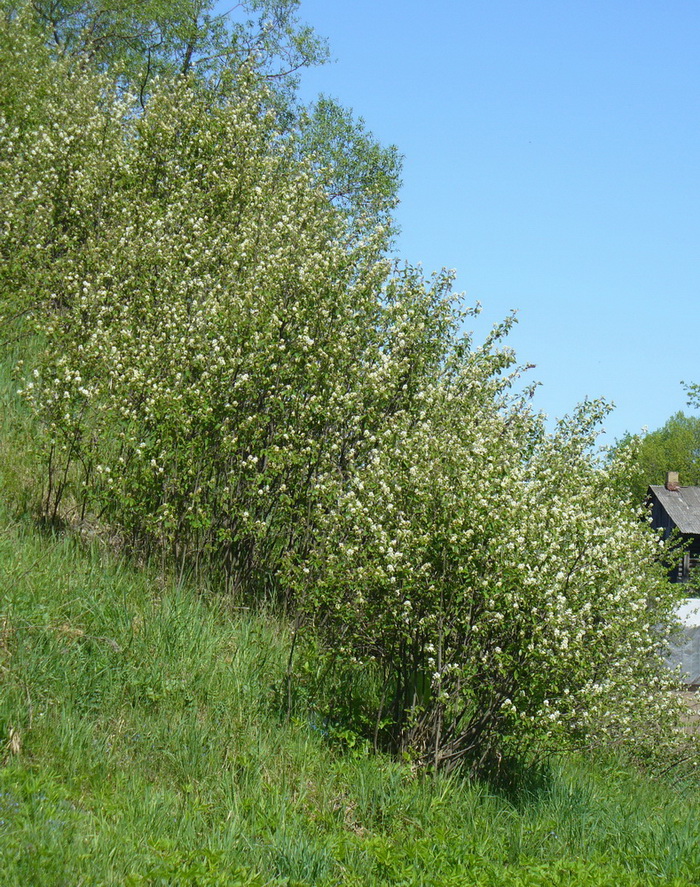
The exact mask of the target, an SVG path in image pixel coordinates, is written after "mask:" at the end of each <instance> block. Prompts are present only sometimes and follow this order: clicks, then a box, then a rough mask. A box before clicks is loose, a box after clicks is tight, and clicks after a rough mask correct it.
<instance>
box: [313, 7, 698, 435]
mask: <svg viewBox="0 0 700 887" xmlns="http://www.w3.org/2000/svg"><path fill="white" fill-rule="evenodd" d="M300 12H301V17H302V18H303V19H304V20H305V21H306V22H307V23H309V24H311V25H312V26H314V28H315V29H316V30H317V32H318V33H319V34H321V35H323V36H325V37H327V38H328V39H329V42H330V47H331V53H332V55H333V57H334V59H336V61H335V62H334V63H333V64H330V65H327V66H325V67H323V68H319V69H316V70H313V71H310V72H308V73H306V74H305V75H304V81H303V89H304V94H305V95H306V96H307V97H312V96H313V95H314V94H315V93H317V92H324V93H326V94H329V95H332V96H333V97H334V98H337V99H338V100H339V101H340V102H341V103H342V104H344V105H346V106H349V107H352V108H353V110H354V111H355V112H356V113H357V114H358V115H361V116H362V117H363V118H364V119H365V121H366V123H367V125H368V127H369V128H370V129H371V130H372V131H373V132H374V133H375V135H376V136H377V137H378V138H379V139H380V140H381V141H383V142H385V143H394V144H396V145H397V146H398V147H399V149H400V151H401V152H402V153H403V154H404V156H405V166H404V185H403V188H402V191H401V206H400V208H399V210H398V221H399V224H400V226H401V228H402V234H401V237H400V240H399V252H400V254H401V256H402V257H403V258H405V259H407V260H409V261H411V262H421V263H422V264H423V266H424V268H425V270H426V271H431V270H434V269H437V268H440V267H443V266H445V267H448V268H454V269H456V270H457V275H458V276H457V284H456V288H457V289H458V290H463V291H464V292H465V293H466V300H467V302H468V303H470V304H473V303H474V302H476V301H479V302H480V303H481V304H482V306H483V312H482V315H481V317H480V318H479V320H478V321H477V322H476V323H475V325H474V328H475V334H476V336H477V338H481V337H483V335H484V334H485V331H486V330H487V329H488V327H489V326H490V325H491V324H493V323H495V322H497V321H498V320H500V319H501V318H502V317H504V316H505V315H506V314H507V313H508V312H509V311H510V310H511V309H517V311H518V317H519V323H518V326H517V328H516V330H515V331H514V333H513V334H512V336H511V337H510V344H511V345H512V346H513V347H514V348H515V349H516V352H517V354H518V358H519V359H520V360H521V361H522V362H523V363H526V362H527V363H533V364H536V369H535V370H534V371H532V374H531V378H533V379H537V380H539V381H540V382H541V383H542V385H541V387H540V389H539V390H538V394H537V397H536V401H535V403H536V405H537V406H538V407H539V408H540V409H541V410H543V411H544V412H546V413H547V414H548V415H549V416H550V417H551V418H556V417H558V416H561V415H563V414H565V413H567V412H569V411H570V410H571V409H572V408H573V407H574V406H575V404H576V403H577V402H579V401H581V400H583V399H584V398H586V397H589V398H594V397H601V396H602V397H605V398H606V399H608V400H610V401H614V403H615V405H616V409H615V412H614V413H613V414H612V416H611V417H610V418H609V419H608V420H607V422H606V424H605V427H606V430H607V434H606V436H605V438H604V440H603V442H609V443H612V442H613V441H614V439H615V438H617V437H619V436H620V435H621V434H623V433H624V432H625V431H626V430H630V431H635V432H636V431H639V430H640V429H641V428H642V427H643V426H648V427H649V429H654V428H656V427H659V426H660V425H662V424H663V423H664V422H665V420H666V419H667V418H668V417H669V416H670V415H671V414H672V413H674V412H675V411H677V410H679V409H684V408H685V395H684V392H683V389H682V387H681V384H680V382H681V380H685V381H693V380H695V381H700V356H699V354H698V351H699V349H698V343H700V300H699V298H698V297H699V296H700V252H699V250H698V244H699V241H700V166H699V164H698V160H699V159H700V152H699V150H698V149H699V148H700V113H698V112H699V111H700V108H699V107H698V105H699V102H698V94H699V93H698V91H699V89H700V51H699V50H700V4H699V3H698V2H697V0H687V2H681V0H666V2H663V3H662V2H660V0H654V2H652V0H634V2H632V0H432V2H431V3H427V2H417V0H352V2H348V0H344V2H341V0H302V3H301V10H300Z"/></svg>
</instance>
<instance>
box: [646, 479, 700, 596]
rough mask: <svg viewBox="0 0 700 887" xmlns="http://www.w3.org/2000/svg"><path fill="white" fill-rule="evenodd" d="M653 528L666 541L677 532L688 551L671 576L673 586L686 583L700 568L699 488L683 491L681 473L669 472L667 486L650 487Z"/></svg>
mask: <svg viewBox="0 0 700 887" xmlns="http://www.w3.org/2000/svg"><path fill="white" fill-rule="evenodd" d="M648 495H649V504H650V506H651V525H652V527H654V529H657V530H663V536H664V539H667V538H668V537H669V536H670V535H671V533H672V532H673V531H674V530H677V531H678V535H679V539H680V540H682V541H683V542H685V543H687V549H686V550H685V552H684V553H683V556H682V557H681V558H680V560H679V562H678V567H677V568H676V569H674V571H673V573H672V574H671V577H670V578H671V581H672V582H687V581H688V580H689V579H690V576H691V572H692V570H693V569H695V568H697V567H700V487H682V486H681V485H680V483H679V482H678V472H677V471H669V472H668V474H667V475H666V483H665V484H664V486H650V487H649V493H648Z"/></svg>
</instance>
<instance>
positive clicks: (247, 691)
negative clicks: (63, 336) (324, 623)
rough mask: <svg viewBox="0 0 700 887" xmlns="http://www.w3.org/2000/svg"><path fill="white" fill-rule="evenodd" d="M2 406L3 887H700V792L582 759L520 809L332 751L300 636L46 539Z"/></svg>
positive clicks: (13, 424) (18, 424) (12, 410)
mask: <svg viewBox="0 0 700 887" xmlns="http://www.w3.org/2000/svg"><path fill="white" fill-rule="evenodd" d="M2 379H3V380H4V381H3V383H2V387H0V398H1V399H2V404H1V405H2V412H1V413H0V453H1V454H2V456H3V459H2V462H0V764H1V765H2V766H0V887H27V885H32V887H58V885H66V887H77V885H132V887H140V885H154V887H155V885H179V887H212V885H221V887H224V885H234V887H235V885H259V887H262V885H279V887H281V885H287V887H292V885H319V887H324V885H327V887H331V885H349V887H360V885H362V887H365V885H369V887H371V885H406V887H409V885H411V887H412V885H415V887H418V885H421V887H457V885H459V887H464V885H474V887H518V885H521V887H545V885H546V887H559V885H561V887H564V885H572V887H574V885H576V887H578V885H580V887H603V885H609V887H646V885H676V887H680V885H690V884H700V801H699V800H698V793H697V787H698V786H697V781H695V780H692V779H690V778H688V779H686V781H685V782H682V783H679V784H676V785H672V784H670V783H667V782H663V781H658V780H657V781H651V780H650V779H648V778H645V777H643V776H642V775H639V774H636V773H634V772H632V771H630V770H629V768H627V767H625V766H623V765H622V764H621V763H620V762H616V761H614V760H608V761H607V762H606V761H591V760H585V759H577V758H569V759H567V760H563V761H559V762H557V763H556V764H554V765H552V768H551V771H550V772H549V773H548V774H545V775H544V776H543V778H542V779H541V780H539V781H537V780H533V781H532V785H531V786H530V787H529V788H527V787H526V788H523V789H522V790H521V792H520V793H519V794H518V795H511V796H509V797H507V796H504V795H499V794H497V793H495V792H494V791H493V790H491V789H490V788H489V787H488V786H486V785H482V784H470V783H468V782H465V781H464V780H462V779H460V778H459V777H457V776H451V777H439V778H436V779H433V778H430V777H425V776H420V775H419V774H416V773H414V772H413V771H412V769H411V768H410V766H409V765H403V764H398V763H396V762H393V761H390V760H388V759H386V758H383V757H379V756H373V755H369V754H368V753H366V749H365V747H364V746H363V745H361V744H359V745H357V746H355V747H351V748H349V749H348V747H347V743H344V744H343V745H342V747H341V745H340V744H339V743H333V742H332V741H330V738H329V737H328V736H327V735H326V733H325V731H324V730H323V729H322V728H320V727H319V726H318V725H317V724H315V723H314V721H313V719H311V718H304V717H303V716H302V714H301V713H300V714H298V716H297V719H296V720H293V721H292V722H290V723H287V721H286V719H285V718H284V716H283V715H282V714H281V713H280V711H279V706H278V704H277V699H278V696H279V689H280V687H281V686H282V685H283V680H284V673H285V667H286V660H287V655H288V649H289V635H288V630H287V627H286V626H285V624H284V623H283V622H282V621H281V620H279V619H278V618H276V617H274V616H272V615H271V614H269V613H264V612H258V613H253V612H250V611H247V610H243V609H236V608H235V607H233V606H232V605H231V604H230V602H229V601H228V600H227V599H226V598H224V597H223V596H221V595H217V594H215V593H213V592H211V591H207V590H203V589H201V588H199V589H194V588H190V587H188V586H186V585H178V583H176V582H174V581H170V580H168V579H167V577H163V576H162V575H161V574H159V573H158V572H157V571H155V570H151V569H148V568H142V569H138V568H136V567H135V566H133V565H130V564H129V563H127V562H126V561H124V560H120V559H119V558H118V557H117V556H116V555H114V554H113V553H111V552H110V551H109V550H108V549H107V547H106V546H105V545H104V544H102V543H101V542H99V541H98V540H94V541H93V542H92V543H90V544H87V543H85V542H84V541H83V542H79V541H78V540H77V539H75V538H72V537H71V536H70V535H69V534H64V535H51V534H47V533H41V532H39V531H38V530H37V529H36V528H35V526H34V524H33V522H32V521H31V520H30V518H29V517H28V516H27V515H28V514H29V513H31V500H32V496H33V495H34V496H35V495H36V489H37V484H36V478H37V467H36V465H32V463H31V461H30V460H29V456H28V455H27V453H28V452H29V440H30V438H31V432H32V428H31V422H30V421H29V419H28V417H26V416H24V415H23V414H22V411H21V407H20V406H19V405H18V404H17V403H16V400H15V398H14V395H13V393H12V392H13V390H14V387H15V386H14V384H13V383H12V382H11V381H10V380H9V377H8V374H7V372H5V374H4V376H3V377H2Z"/></svg>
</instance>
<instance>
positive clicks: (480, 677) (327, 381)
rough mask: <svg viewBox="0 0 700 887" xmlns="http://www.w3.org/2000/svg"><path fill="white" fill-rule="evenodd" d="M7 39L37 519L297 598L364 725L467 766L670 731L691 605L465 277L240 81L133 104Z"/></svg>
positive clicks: (9, 215) (369, 731)
mask: <svg viewBox="0 0 700 887" xmlns="http://www.w3.org/2000/svg"><path fill="white" fill-rule="evenodd" d="M8 30H9V31H12V33H11V34H10V36H8V37H6V39H4V41H3V42H2V44H1V45H0V51H1V52H2V53H3V62H4V63H5V62H6V65H7V66H6V70H8V71H10V72H16V76H15V74H12V76H9V77H8V78H7V86H6V87H3V92H2V93H1V94H0V96H1V99H0V100H1V102H2V104H1V105H0V107H1V108H2V109H3V114H4V115H5V116H4V118H3V119H4V126H3V129H2V134H1V135H0V138H2V139H3V140H4V146H5V147H6V148H7V151H3V156H4V157H6V158H8V159H7V160H6V161H5V163H6V166H5V170H6V172H7V176H6V178H7V183H8V186H7V188H6V189H5V190H4V192H3V194H2V195H1V196H0V201H1V202H2V207H1V208H2V210H3V213H4V218H5V219H6V223H5V227H4V229H3V230H4V241H3V245H2V249H3V251H4V255H6V256H8V258H10V257H12V256H13V254H14V251H15V250H16V249H17V250H18V249H21V248H22V247H21V243H22V242H23V239H24V238H25V235H26V236H27V237H28V238H30V239H29V246H27V245H25V247H24V249H25V250H27V249H29V250H31V255H32V262H31V263H30V262H29V261H28V257H29V253H27V252H25V253H24V258H23V259H21V260H13V259H12V258H10V263H12V262H13V261H15V264H14V265H12V264H11V268H10V276H9V278H8V280H7V283H6V285H5V286H4V287H3V298H4V299H6V300H8V302H9V301H10V300H12V299H15V300H16V299H18V298H19V296H18V294H22V293H23V294H24V295H22V296H21V298H22V299H23V300H24V302H25V303H28V302H29V303H31V301H32V300H35V301H36V300H37V299H39V300H40V302H39V304H40V306H41V310H40V311H37V312H36V323H37V329H38V330H39V333H40V336H41V340H42V342H43V343H44V348H43V350H42V351H41V353H40V355H39V356H38V358H37V360H36V365H35V366H34V367H31V368H30V367H27V378H26V381H25V384H24V389H23V393H24V395H25V397H26V399H27V401H28V402H29V403H30V404H31V406H32V408H33V410H34V411H35V415H36V417H37V419H38V420H39V422H40V423H41V425H40V427H41V429H42V432H41V433H40V434H38V435H37V438H38V442H39V445H40V446H41V447H43V452H44V455H45V464H46V485H45V490H44V497H43V499H44V501H43V511H44V515H45V517H46V518H48V519H49V520H50V521H52V522H54V523H56V522H57V520H58V518H60V517H67V516H70V508H71V507H74V508H77V514H78V516H79V517H80V518H82V519H84V518H86V517H88V516H91V517H92V518H95V517H99V518H101V519H102V520H106V521H108V522H109V524H110V525H111V526H112V527H113V528H115V529H116V530H117V531H118V532H119V533H120V534H121V537H122V539H123V540H125V541H126V542H127V543H129V544H130V546H131V547H132V549H133V550H136V551H139V552H142V553H146V554H148V553H159V554H161V555H162V557H163V559H164V561H165V562H167V563H169V564H171V565H172V564H177V565H178V568H179V569H181V571H182V572H183V573H184V572H185V571H188V570H193V571H195V572H197V573H198V574H199V575H202V576H204V575H206V576H209V577H210V579H213V578H214V577H216V578H217V579H221V580H224V581H225V582H226V583H227V584H228V586H229V588H230V589H232V590H234V591H235V592H236V593H237V594H239V595H241V598H240V599H241V601H242V602H245V603H249V602H251V601H255V602H257V603H259V602H260V601H261V600H264V599H269V598H273V599H275V600H277V601H280V600H281V601H283V603H284V605H285V607H286V608H287V609H288V611H290V612H292V613H294V614H295V616H296V620H297V626H298V628H299V631H300V634H301V643H302V645H303V643H305V642H306V641H305V640H304V637H306V636H308V634H309V632H311V633H312V635H313V637H314V638H315V639H318V640H320V643H321V644H322V645H323V648H324V649H325V653H324V654H322V655H323V656H324V657H325V663H324V665H323V672H324V673H328V674H329V675H330V674H331V673H333V672H334V671H337V670H339V671H340V672H341V673H342V674H343V675H345V676H347V675H352V674H353V673H355V672H357V671H358V670H363V671H365V672H366V673H367V676H368V679H371V680H370V684H371V682H372V681H373V682H374V685H373V686H374V687H375V688H376V689H375V691H371V690H370V689H369V688H368V693H367V695H366V696H365V697H364V698H362V699H359V700H357V704H356V705H355V703H353V704H354V705H355V710H356V712H357V713H358V715H359V719H358V721H357V722H354V723H351V724H350V725H349V727H350V728H351V729H352V730H355V731H356V732H357V733H359V734H364V735H365V736H369V737H370V738H371V739H372V740H373V741H374V743H375V745H376V746H377V747H385V748H389V749H391V750H392V751H394V752H396V753H405V754H406V755H408V756H409V757H411V758H413V759H415V760H418V761H420V762H422V763H424V764H432V765H434V766H435V767H447V768H449V767H453V766H457V765H460V764H462V763H467V764H469V765H470V766H471V768H472V771H473V772H474V773H478V772H484V771H486V770H490V771H491V772H493V771H495V770H498V768H499V767H500V764H501V762H502V761H504V760H512V759H514V758H518V757H520V756H523V755H527V754H529V753H530V752H531V751H533V750H534V751H535V752H536V753H540V754H544V753H546V752H548V751H550V750H552V749H557V748H561V747H563V746H566V745H567V744H569V745H570V744H571V743H572V742H573V743H578V742H581V743H582V742H584V741H587V742H589V743H590V742H591V741H598V742H610V741H627V742H629V743H631V744H635V743H637V744H638V745H640V746H643V747H648V746H649V745H652V746H653V745H656V744H657V736H656V734H655V730H658V731H664V730H666V727H667V724H670V723H671V721H672V716H673V711H672V708H673V707H672V705H671V704H670V703H669V702H668V694H667V690H668V688H669V687H670V686H671V682H670V678H668V677H665V676H664V674H663V670H662V667H661V662H662V655H663V644H664V637H663V632H661V633H660V630H659V628H658V627H659V626H669V625H670V624H671V623H672V621H673V620H672V610H673V606H674V603H675V597H674V594H675V592H674V591H673V590H672V589H670V588H669V587H668V586H667V584H666V583H665V581H664V579H663V576H662V573H661V568H660V567H659V566H658V564H657V563H656V561H657V558H658V550H659V546H658V541H657V540H656V538H655V537H654V536H653V535H652V534H651V533H649V532H648V530H647V529H646V528H645V527H643V526H642V525H641V524H640V521H639V514H638V513H637V511H635V509H634V508H633V507H632V506H631V505H630V504H629V502H628V501H627V500H626V499H625V498H624V497H621V496H620V495H619V493H618V492H617V490H618V489H619V478H620V473H621V472H623V471H624V470H626V469H627V464H626V462H625V460H624V457H622V458H621V459H620V460H618V461H617V462H615V463H613V464H612V465H611V466H609V467H608V468H606V469H604V468H602V467H601V466H600V465H599V464H598V463H597V461H596V460H595V458H594V457H593V455H592V446H593V443H594V440H595V429H596V426H597V422H598V421H599V419H600V417H601V415H602V413H603V412H604V408H603V407H601V406H600V405H598V404H588V405H585V406H584V407H583V408H581V410H580V411H579V412H578V413H577V414H575V415H574V417H573V418H572V419H571V420H569V421H568V422H565V423H562V425H561V426H560V427H559V428H558V430H557V431H556V433H555V434H554V435H548V434H547V433H546V432H545V430H544V427H543V424H542V420H541V419H540V418H539V417H538V416H536V415H534V414H533V413H532V411H531V409H530V407H529V402H528V397H527V392H525V393H523V392H520V391H519V390H518V375H519V374H518V371H517V368H516V367H515V364H514V357H513V355H512V353H511V351H510V350H509V349H508V348H504V347H503V346H502V340H503V338H504V336H505V335H506V334H507V332H508V329H509V326H510V321H508V322H506V323H505V324H503V325H502V326H501V327H498V328H497V329H495V330H494V331H493V334H492V335H491V336H490V337H489V338H488V340H487V341H486V342H485V343H484V345H483V346H480V347H476V346H475V345H474V343H473V342H472V341H471V339H470V338H469V337H468V336H466V337H465V336H462V335H461V333H460V331H459V330H460V326H461V323H462V320H463V314H462V313H461V312H460V309H459V307H458V304H457V303H456V300H455V298H454V297H452V296H451V295H450V284H451V280H450V278H449V276H448V275H444V274H443V275H438V276H436V277H435V278H434V279H432V280H425V279H424V278H423V277H422V275H421V274H420V273H419V272H417V271H416V270H414V269H411V268H404V269H398V268H392V267H391V265H390V263H389V262H388V261H387V260H386V250H387V245H388V242H389V236H390V232H389V229H388V228H387V227H386V226H384V225H381V224H380V225H377V226H374V225H373V224H372V221H373V220H372V217H371V214H370V215H368V214H366V213H359V214H357V215H353V217H352V222H351V223H349V222H348V212H347V207H345V208H343V207H337V206H334V204H333V201H332V199H331V198H330V197H329V193H328V180H327V179H326V177H325V174H324V167H323V166H320V165H319V161H318V155H316V154H313V155H312V156H311V157H310V158H307V157H306V154H305V149H303V147H300V146H303V145H304V139H305V137H306V135H307V134H306V133H305V132H304V130H303V128H302V130H301V132H300V133H298V132H297V131H296V130H292V129H290V127H289V121H288V119H287V118H286V117H284V115H282V117H284V119H281V117H280V113H279V112H278V111H277V110H275V104H274V103H273V102H271V101H270V100H269V93H267V92H266V91H265V90H264V88H263V87H262V86H261V84H260V79H259V77H258V76H257V75H256V73H255V72H254V71H251V72H250V73H249V74H246V75H244V74H243V73H242V72H241V73H240V75H239V76H238V77H237V79H236V81H235V83H233V84H232V85H231V91H230V92H229V97H228V98H229V100H228V101H226V102H222V101H220V96H219V94H218V93H217V92H216V91H214V92H212V91H210V90H209V89H208V88H207V87H206V85H203V84H202V83H201V82H198V81H195V80H193V79H192V78H190V77H178V78H176V79H174V80H168V79H166V78H162V80H161V81H160V82H159V83H154V85H153V89H152V93H151V96H150V98H149V101H148V102H147V104H146V107H145V109H140V107H139V102H138V98H137V97H136V96H133V95H130V94H129V93H125V92H123V91H122V90H115V89H114V87H113V86H112V85H111V83H112V81H110V80H109V77H108V75H107V74H97V73H91V72H90V71H87V70H81V69H79V68H76V66H75V65H73V64H71V62H70V60H69V59H67V58H66V57H61V58H59V59H58V60H51V58H50V54H49V51H48V50H47V49H46V47H44V46H43V44H42V42H41V40H40V38H39V37H37V36H36V35H35V34H33V33H32V32H31V31H29V32H28V31H27V29H26V28H24V27H23V20H22V19H21V17H20V18H19V19H17V20H16V21H14V22H12V23H11V27H10V28H9V29H8ZM20 85H21V93H20V91H19V90H20ZM20 94H21V95H22V96H23V98H22V99H21V100H20ZM328 113H329V117H328V118H327V120H328V121H329V126H330V127H331V130H332V131H333V132H337V131H338V130H336V129H335V127H336V125H338V126H340V136H339V138H341V141H342V139H343V138H345V135H346V134H347V129H346V128H345V124H346V123H347V121H346V120H344V118H343V117H342V115H339V114H338V113H337V112H336V111H335V110H333V109H332V108H331V109H330V110H329V112H328ZM32 115H36V116H32ZM333 137H335V136H333ZM340 156H341V157H342V156H343V150H342V149H341V150H340ZM384 197H386V194H385V195H384ZM31 238H33V240H31ZM25 269H28V270H25ZM22 275H26V276H25V277H23V276H22ZM15 278H17V280H15ZM30 370H31V371H30ZM42 434H43V437H42ZM293 671H294V660H293V657H290V670H289V676H288V677H289V682H290V687H291V683H293V678H294V674H293ZM372 692H374V693H375V695H374V697H373V696H372ZM340 701H341V702H342V699H341V700H340ZM341 713H342V712H341ZM338 714H339V712H338V711H337V708H336V709H335V710H333V707H330V709H329V710H328V711H327V715H328V717H329V718H330V719H331V720H332V719H333V718H334V717H337V716H338ZM650 725H654V726H653V727H652V726H650ZM669 730H670V728H669ZM341 732H342V728H341ZM666 735H669V736H670V735H672V733H671V732H668V731H667V733H666Z"/></svg>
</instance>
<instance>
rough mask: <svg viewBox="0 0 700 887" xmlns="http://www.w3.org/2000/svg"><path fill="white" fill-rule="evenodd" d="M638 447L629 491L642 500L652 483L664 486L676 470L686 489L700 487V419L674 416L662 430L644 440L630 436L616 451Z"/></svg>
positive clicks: (699, 417)
mask: <svg viewBox="0 0 700 887" xmlns="http://www.w3.org/2000/svg"><path fill="white" fill-rule="evenodd" d="M629 446H637V447H638V454H637V459H636V468H635V470H634V473H633V474H632V475H631V476H630V478H629V488H630V489H631V490H632V492H633V493H634V495H635V498H637V499H638V500H640V501H641V500H642V499H643V498H644V496H645V495H646V492H647V488H648V487H649V485H650V484H662V483H664V481H665V479H666V472H667V471H677V472H678V473H679V475H680V482H681V484H682V485H684V486H691V485H694V484H700V416H686V415H685V413H683V412H682V411H680V412H678V413H675V414H674V415H673V416H671V418H670V419H669V420H668V421H667V422H666V424H665V425H663V426H662V427H661V428H657V430H656V431H651V432H649V433H648V434H646V435H644V436H643V437H641V438H639V437H637V436H636V435H631V434H627V435H625V436H624V437H623V438H622V440H621V441H620V442H619V443H618V446H617V449H620V448H623V447H625V448H626V447H629Z"/></svg>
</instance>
